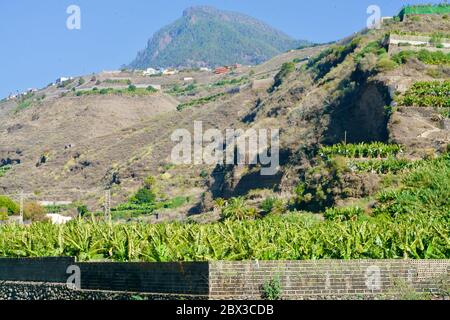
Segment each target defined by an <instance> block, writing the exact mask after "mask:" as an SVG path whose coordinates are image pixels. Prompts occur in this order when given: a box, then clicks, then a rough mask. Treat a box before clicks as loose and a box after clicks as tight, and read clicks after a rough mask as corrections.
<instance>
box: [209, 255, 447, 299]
mask: <svg viewBox="0 0 450 320" xmlns="http://www.w3.org/2000/svg"><path fill="white" fill-rule="evenodd" d="M449 270H450V260H317V261H259V262H245V261H244V262H224V261H218V262H212V263H211V264H210V274H209V290H210V294H209V296H210V298H211V299H227V298H235V299H259V298H261V294H262V290H261V287H262V285H263V284H264V283H265V282H267V281H269V280H272V279H276V278H278V279H279V281H280V283H281V289H282V297H283V298H284V299H304V298H321V297H342V296H361V297H368V296H373V295H380V294H389V293H391V292H392V293H394V291H396V290H397V291H398V289H399V288H400V287H404V286H409V287H410V288H413V289H414V290H416V291H419V292H424V291H426V292H438V291H439V290H440V288H441V284H442V281H448V280H449V278H448V277H449Z"/></svg>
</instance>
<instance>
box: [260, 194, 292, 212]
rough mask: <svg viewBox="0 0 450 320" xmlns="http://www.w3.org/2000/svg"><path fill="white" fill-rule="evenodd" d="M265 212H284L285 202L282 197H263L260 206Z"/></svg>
mask: <svg viewBox="0 0 450 320" xmlns="http://www.w3.org/2000/svg"><path fill="white" fill-rule="evenodd" d="M260 208H261V210H262V211H264V213H266V214H283V213H285V212H286V204H285V202H284V201H283V200H282V199H279V198H277V197H270V198H267V199H265V200H264V201H263V202H262V203H261V206H260Z"/></svg>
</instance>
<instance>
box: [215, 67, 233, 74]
mask: <svg viewBox="0 0 450 320" xmlns="http://www.w3.org/2000/svg"><path fill="white" fill-rule="evenodd" d="M228 72H230V69H229V68H228V67H218V68H216V69H215V70H214V73H215V74H225V73H228Z"/></svg>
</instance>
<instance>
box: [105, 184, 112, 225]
mask: <svg viewBox="0 0 450 320" xmlns="http://www.w3.org/2000/svg"><path fill="white" fill-rule="evenodd" d="M104 207H105V219H109V220H111V190H106V191H105V205H104Z"/></svg>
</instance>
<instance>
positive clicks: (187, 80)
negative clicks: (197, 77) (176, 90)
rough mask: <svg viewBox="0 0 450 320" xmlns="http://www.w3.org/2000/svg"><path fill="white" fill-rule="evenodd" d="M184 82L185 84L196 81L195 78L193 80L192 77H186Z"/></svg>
mask: <svg viewBox="0 0 450 320" xmlns="http://www.w3.org/2000/svg"><path fill="white" fill-rule="evenodd" d="M183 81H184V82H192V81H194V78H192V77H185V78H184V79H183Z"/></svg>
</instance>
